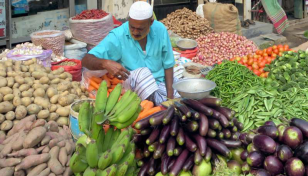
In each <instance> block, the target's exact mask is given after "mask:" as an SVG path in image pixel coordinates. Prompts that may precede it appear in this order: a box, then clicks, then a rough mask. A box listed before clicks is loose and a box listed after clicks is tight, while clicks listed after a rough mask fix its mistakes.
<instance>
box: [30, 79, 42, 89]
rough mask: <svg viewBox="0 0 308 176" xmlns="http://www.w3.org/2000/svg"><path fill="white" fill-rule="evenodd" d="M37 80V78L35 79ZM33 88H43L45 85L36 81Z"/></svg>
mask: <svg viewBox="0 0 308 176" xmlns="http://www.w3.org/2000/svg"><path fill="white" fill-rule="evenodd" d="M35 81H36V80H35ZM32 87H33V89H38V88H43V85H42V84H39V83H34V84H33V85H32Z"/></svg>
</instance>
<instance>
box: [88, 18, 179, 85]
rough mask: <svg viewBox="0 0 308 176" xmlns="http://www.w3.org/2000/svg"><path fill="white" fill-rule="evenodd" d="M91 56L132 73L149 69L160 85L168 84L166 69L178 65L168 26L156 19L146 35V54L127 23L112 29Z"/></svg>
mask: <svg viewBox="0 0 308 176" xmlns="http://www.w3.org/2000/svg"><path fill="white" fill-rule="evenodd" d="M89 54H92V55H94V56H95V57H97V58H101V59H108V60H113V61H116V62H118V63H120V64H122V65H123V66H124V67H125V68H126V69H127V70H129V71H132V70H135V69H138V68H141V67H148V68H149V69H150V71H151V72H152V74H153V76H154V78H155V80H156V82H157V83H161V82H164V81H165V72H164V70H165V69H168V68H171V67H173V66H174V64H175V60H174V56H173V50H172V46H171V42H170V38H169V35H168V31H167V29H166V27H165V26H164V25H163V24H162V23H161V22H158V21H156V20H154V22H153V24H152V26H151V27H150V33H149V34H148V36H147V44H146V54H144V52H143V51H142V48H141V46H140V44H139V43H138V41H136V40H134V39H133V38H132V37H131V35H130V32H129V26H128V22H126V23H124V24H122V26H120V27H118V28H116V29H113V30H112V31H111V32H110V33H109V34H108V35H107V36H106V37H105V38H104V39H103V40H102V41H101V42H100V43H99V44H98V45H97V46H96V47H94V48H93V49H92V50H91V51H89Z"/></svg>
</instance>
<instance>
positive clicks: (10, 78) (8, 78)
mask: <svg viewBox="0 0 308 176" xmlns="http://www.w3.org/2000/svg"><path fill="white" fill-rule="evenodd" d="M6 80H7V86H8V87H11V88H12V87H13V85H14V83H15V81H14V78H12V77H7V78H6Z"/></svg>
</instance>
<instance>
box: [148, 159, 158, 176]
mask: <svg viewBox="0 0 308 176" xmlns="http://www.w3.org/2000/svg"><path fill="white" fill-rule="evenodd" d="M156 164H157V162H155V159H154V158H151V159H150V161H149V168H148V171H147V173H148V174H149V175H151V176H152V175H154V174H155V172H156V171H155V168H156Z"/></svg>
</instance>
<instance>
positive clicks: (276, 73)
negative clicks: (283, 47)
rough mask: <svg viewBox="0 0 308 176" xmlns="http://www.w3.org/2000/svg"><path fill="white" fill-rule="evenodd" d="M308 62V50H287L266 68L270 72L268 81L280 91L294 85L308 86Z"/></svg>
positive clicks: (299, 86) (297, 86) (298, 86)
mask: <svg viewBox="0 0 308 176" xmlns="http://www.w3.org/2000/svg"><path fill="white" fill-rule="evenodd" d="M307 63H308V52H304V51H298V52H293V51H288V52H285V53H284V54H282V55H281V56H280V57H278V58H277V59H276V60H274V61H273V62H272V63H271V64H270V65H267V66H266V67H265V68H264V70H265V71H269V72H270V73H269V77H268V79H267V81H268V82H271V86H272V87H275V88H276V89H277V90H278V91H279V92H282V91H286V90H288V89H290V88H293V87H296V88H302V89H303V88H308V79H307V73H308V68H307Z"/></svg>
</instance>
